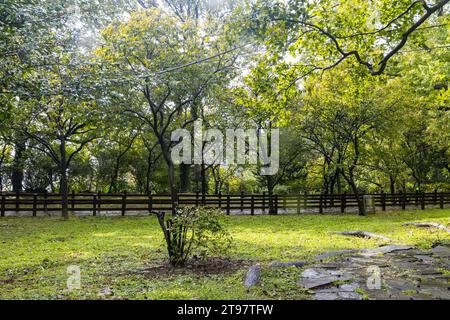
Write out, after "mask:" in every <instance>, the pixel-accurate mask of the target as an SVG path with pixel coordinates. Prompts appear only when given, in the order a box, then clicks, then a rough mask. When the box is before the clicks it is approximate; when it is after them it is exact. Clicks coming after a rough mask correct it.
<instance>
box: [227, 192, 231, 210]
mask: <svg viewBox="0 0 450 320" xmlns="http://www.w3.org/2000/svg"><path fill="white" fill-rule="evenodd" d="M227 215H230V195H229V194H227Z"/></svg>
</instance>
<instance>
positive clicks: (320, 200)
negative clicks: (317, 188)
mask: <svg viewBox="0 0 450 320" xmlns="http://www.w3.org/2000/svg"><path fill="white" fill-rule="evenodd" d="M319 213H323V194H322V193H321V194H320V198H319Z"/></svg>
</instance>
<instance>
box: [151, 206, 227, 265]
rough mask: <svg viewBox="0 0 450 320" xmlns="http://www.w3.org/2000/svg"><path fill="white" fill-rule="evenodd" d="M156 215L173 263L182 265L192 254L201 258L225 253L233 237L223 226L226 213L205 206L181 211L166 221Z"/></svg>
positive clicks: (158, 214)
mask: <svg viewBox="0 0 450 320" xmlns="http://www.w3.org/2000/svg"><path fill="white" fill-rule="evenodd" d="M155 214H156V215H157V217H158V221H159V224H160V226H161V229H162V230H163V233H164V238H165V240H166V244H167V251H168V254H169V260H170V263H171V264H172V265H174V266H182V265H184V264H185V263H186V261H187V260H188V259H189V257H191V256H192V255H194V254H195V255H197V256H199V257H200V258H203V259H204V258H207V257H210V256H217V255H222V254H225V253H226V252H227V251H228V249H229V248H230V247H231V244H232V238H231V236H230V234H229V233H228V232H227V231H226V230H225V228H224V227H223V225H222V223H221V216H223V213H222V212H221V211H220V210H217V209H210V208H205V207H185V208H179V209H178V210H177V214H176V215H174V216H171V217H170V218H169V219H167V220H166V219H165V215H164V213H162V212H158V213H156V212H155Z"/></svg>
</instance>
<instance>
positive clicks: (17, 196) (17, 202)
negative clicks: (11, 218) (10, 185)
mask: <svg viewBox="0 0 450 320" xmlns="http://www.w3.org/2000/svg"><path fill="white" fill-rule="evenodd" d="M19 197H20V195H19V191H17V192H16V212H19V209H20V202H19Z"/></svg>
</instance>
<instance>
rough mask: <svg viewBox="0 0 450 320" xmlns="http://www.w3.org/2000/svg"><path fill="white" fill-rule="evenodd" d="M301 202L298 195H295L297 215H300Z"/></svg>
mask: <svg viewBox="0 0 450 320" xmlns="http://www.w3.org/2000/svg"><path fill="white" fill-rule="evenodd" d="M301 201H302V199H301V197H300V193H299V194H298V195H297V214H300V202H301Z"/></svg>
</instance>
